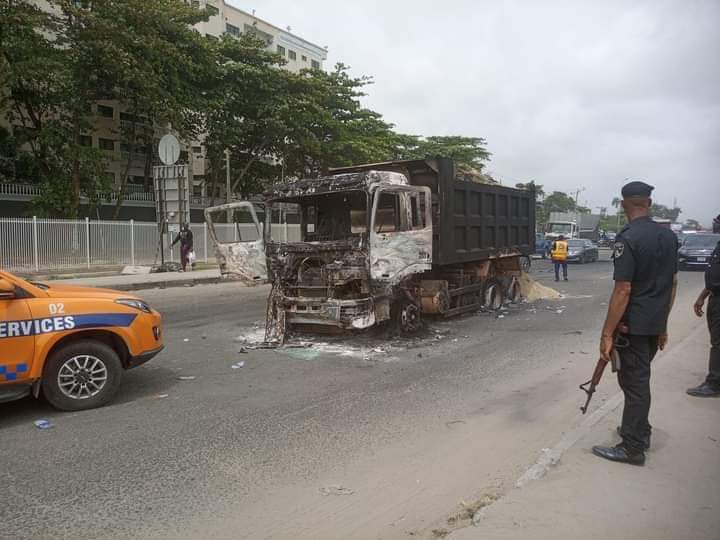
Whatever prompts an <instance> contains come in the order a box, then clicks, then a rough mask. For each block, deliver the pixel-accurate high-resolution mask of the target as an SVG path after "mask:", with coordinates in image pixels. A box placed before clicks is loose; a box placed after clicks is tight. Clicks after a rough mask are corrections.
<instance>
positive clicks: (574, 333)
mask: <svg viewBox="0 0 720 540" xmlns="http://www.w3.org/2000/svg"><path fill="white" fill-rule="evenodd" d="M581 335H582V330H573V331H572V332H564V333H563V336H581Z"/></svg>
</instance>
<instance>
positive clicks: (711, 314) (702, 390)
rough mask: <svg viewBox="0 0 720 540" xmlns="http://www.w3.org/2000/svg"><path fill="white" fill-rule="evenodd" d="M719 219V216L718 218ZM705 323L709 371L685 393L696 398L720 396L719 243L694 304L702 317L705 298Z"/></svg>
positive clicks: (698, 314)
mask: <svg viewBox="0 0 720 540" xmlns="http://www.w3.org/2000/svg"><path fill="white" fill-rule="evenodd" d="M718 217H719V218H720V216H718ZM708 297H709V298H710V300H708V306H707V323H708V328H709V329H710V369H709V372H708V375H707V378H706V379H705V382H704V383H702V384H701V385H700V386H696V387H695V388H689V389H688V391H687V393H688V394H690V395H691V396H697V397H718V396H720V242H718V243H717V246H715V251H713V254H712V257H711V258H710V264H709V265H708V267H707V269H706V270H705V288H704V289H703V291H702V292H701V293H700V296H698V299H697V301H696V302H695V314H696V315H697V316H698V317H702V316H703V307H704V306H705V300H706V299H707V298H708Z"/></svg>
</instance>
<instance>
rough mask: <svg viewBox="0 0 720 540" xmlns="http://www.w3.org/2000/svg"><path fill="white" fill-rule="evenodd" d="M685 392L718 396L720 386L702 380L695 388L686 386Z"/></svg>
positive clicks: (719, 394) (698, 395)
mask: <svg viewBox="0 0 720 540" xmlns="http://www.w3.org/2000/svg"><path fill="white" fill-rule="evenodd" d="M687 393H688V394H690V395H691V396H695V397H720V388H717V387H716V386H713V385H711V384H708V383H707V382H704V383H702V384H701V385H700V386H696V387H695V388H688V389H687Z"/></svg>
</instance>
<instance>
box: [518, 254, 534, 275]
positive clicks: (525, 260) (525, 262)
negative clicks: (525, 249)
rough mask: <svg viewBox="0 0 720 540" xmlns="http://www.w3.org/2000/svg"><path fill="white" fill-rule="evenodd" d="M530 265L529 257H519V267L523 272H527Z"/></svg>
mask: <svg viewBox="0 0 720 540" xmlns="http://www.w3.org/2000/svg"><path fill="white" fill-rule="evenodd" d="M531 265H532V263H531V262H530V257H520V268H521V269H522V271H523V272H525V273H528V272H529V271H530V266H531Z"/></svg>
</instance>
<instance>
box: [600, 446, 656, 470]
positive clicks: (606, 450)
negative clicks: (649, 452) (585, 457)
mask: <svg viewBox="0 0 720 540" xmlns="http://www.w3.org/2000/svg"><path fill="white" fill-rule="evenodd" d="M592 453H593V454H595V455H596V456H600V457H601V458H605V459H609V460H610V461H617V462H619V463H629V464H630V465H645V453H644V452H638V453H633V454H629V453H628V451H627V450H626V449H625V447H624V446H623V445H621V444H618V445H617V446H593V447H592Z"/></svg>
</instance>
